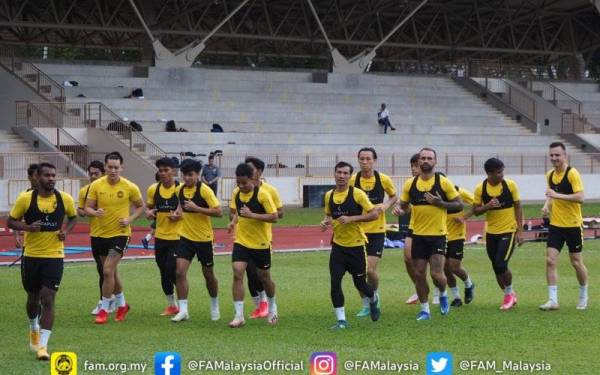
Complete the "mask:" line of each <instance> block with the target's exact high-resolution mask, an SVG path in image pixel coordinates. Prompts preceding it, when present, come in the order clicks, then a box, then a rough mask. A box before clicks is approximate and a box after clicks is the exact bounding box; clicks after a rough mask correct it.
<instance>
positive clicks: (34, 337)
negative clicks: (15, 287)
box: [21, 256, 41, 352]
mask: <svg viewBox="0 0 600 375" xmlns="http://www.w3.org/2000/svg"><path fill="white" fill-rule="evenodd" d="M38 268H39V260H37V259H36V258H31V257H26V256H24V257H22V258H21V282H22V283H23V289H25V291H26V292H27V302H26V304H25V311H26V312H27V318H29V348H30V349H31V351H33V352H37V350H38V349H39V345H40V314H41V305H40V289H41V282H40V275H39V272H38Z"/></svg>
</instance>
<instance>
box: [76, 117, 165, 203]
mask: <svg viewBox="0 0 600 375" xmlns="http://www.w3.org/2000/svg"><path fill="white" fill-rule="evenodd" d="M87 140H88V148H89V150H90V153H91V154H92V157H93V158H98V159H103V158H104V155H105V154H107V153H108V152H111V151H118V152H120V153H121V155H123V159H125V162H124V164H123V168H124V172H123V176H124V177H126V178H127V179H128V180H130V181H133V182H134V183H136V184H137V185H138V186H139V187H140V190H141V191H142V194H143V195H144V196H145V191H146V189H147V188H148V186H150V185H151V184H153V183H154V182H155V180H154V174H155V173H156V170H155V168H154V167H153V166H151V165H150V164H148V162H147V161H146V160H144V159H143V158H142V157H141V156H139V155H138V154H136V153H135V152H133V151H130V150H129V148H128V147H127V146H125V144H123V143H122V142H120V141H117V140H116V139H115V138H114V137H113V136H112V135H110V134H108V133H106V132H105V131H104V130H102V129H94V128H90V129H88V133H87Z"/></svg>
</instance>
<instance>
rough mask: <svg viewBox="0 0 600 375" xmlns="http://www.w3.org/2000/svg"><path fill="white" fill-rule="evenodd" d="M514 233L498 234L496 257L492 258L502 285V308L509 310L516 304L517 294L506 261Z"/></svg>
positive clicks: (513, 239) (508, 257)
mask: <svg viewBox="0 0 600 375" xmlns="http://www.w3.org/2000/svg"><path fill="white" fill-rule="evenodd" d="M515 239H516V234H515V233H514V232H513V233H504V234H502V235H498V241H497V248H498V251H497V253H496V258H495V260H494V270H495V272H496V275H497V276H498V279H499V282H500V283H502V285H503V287H504V300H503V303H502V306H501V307H500V308H501V309H502V310H510V309H511V308H512V307H513V306H514V305H516V304H517V294H516V293H515V292H514V290H513V277H512V272H511V270H510V268H509V267H508V263H509V261H510V258H511V257H512V255H513V253H514V249H515V245H516V241H515Z"/></svg>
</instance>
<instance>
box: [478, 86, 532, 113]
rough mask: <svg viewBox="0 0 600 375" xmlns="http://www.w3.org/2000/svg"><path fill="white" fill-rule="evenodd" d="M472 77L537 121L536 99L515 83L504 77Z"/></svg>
mask: <svg viewBox="0 0 600 375" xmlns="http://www.w3.org/2000/svg"><path fill="white" fill-rule="evenodd" d="M472 79H473V80H474V81H475V82H477V83H479V84H480V85H481V86H483V87H485V88H486V89H487V90H489V91H490V92H492V93H494V94H495V95H497V96H498V97H500V98H501V99H502V100H503V101H505V102H506V103H507V104H509V105H510V106H512V107H514V108H516V109H517V110H519V111H520V112H521V113H523V114H524V115H525V116H527V117H529V118H530V119H532V120H533V121H537V111H536V102H535V100H534V99H532V98H530V97H529V96H527V94H525V93H523V92H521V90H520V89H519V88H518V87H516V86H515V85H513V84H511V83H510V82H508V81H507V80H505V79H502V78H489V77H481V78H479V77H473V78H472Z"/></svg>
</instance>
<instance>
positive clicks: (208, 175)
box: [201, 154, 221, 195]
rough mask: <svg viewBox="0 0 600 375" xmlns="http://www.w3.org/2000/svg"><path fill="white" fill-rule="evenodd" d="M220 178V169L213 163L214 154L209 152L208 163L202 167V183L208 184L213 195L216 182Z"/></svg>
mask: <svg viewBox="0 0 600 375" xmlns="http://www.w3.org/2000/svg"><path fill="white" fill-rule="evenodd" d="M219 178H221V171H220V170H219V167H217V166H216V165H215V155H213V154H210V155H209V156H208V164H207V165H205V166H204V167H203V168H202V175H201V179H202V183H204V184H207V185H208V186H210V188H211V189H212V191H214V193H215V195H217V184H218V182H219Z"/></svg>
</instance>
